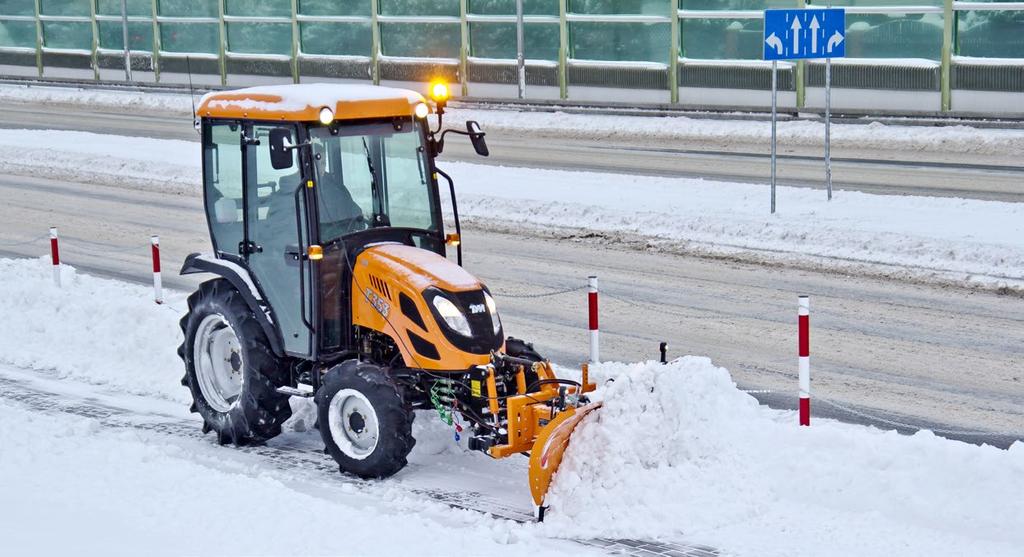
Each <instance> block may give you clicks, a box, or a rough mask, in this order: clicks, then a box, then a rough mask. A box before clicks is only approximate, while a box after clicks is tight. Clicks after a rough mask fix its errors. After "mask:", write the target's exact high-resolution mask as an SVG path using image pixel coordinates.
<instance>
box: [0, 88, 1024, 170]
mask: <svg viewBox="0 0 1024 557" xmlns="http://www.w3.org/2000/svg"><path fill="white" fill-rule="evenodd" d="M199 97H200V95H198V94H197V95H195V101H196V104H197V105H198V102H199ZM2 102H22V103H27V102H31V103H42V104H47V105H65V106H76V107H90V108H96V109H99V110H108V111H109V110H114V111H121V110H127V111H138V110H156V111H163V112H173V113H175V114H181V115H188V114H191V111H192V99H190V98H189V95H187V94H182V93H169V92H168V93H157V92H145V93H142V92H131V91H113V90H101V89H76V88H70V87H46V86H31V87H26V86H19V85H0V103H2ZM468 120H477V121H479V122H481V123H483V124H484V125H485V126H484V127H485V129H486V130H489V131H505V132H526V133H531V134H541V135H549V136H554V137H564V138H575V139H593V140H600V139H609V138H615V139H622V140H639V139H642V140H656V141H693V142H712V143H728V144H761V145H767V143H766V142H767V141H768V139H769V138H770V137H771V126H770V124H769V123H768V122H766V121H763V120H759V121H752V120H749V119H739V118H737V119H731V120H730V119H708V118H689V117H685V116H674V117H661V118H659V117H644V116H641V117H634V116H616V115H602V114H591V113H587V114H573V113H566V112H530V111H519V110H514V109H505V110H502V109H486V110H480V109H471V108H461V107H458V106H453V107H452V108H450V109H449V111H448V112H447V116H446V121H447V122H448V123H449V124H450V125H454V126H464V125H465V122H466V121H468ZM824 136H825V131H824V124H822V123H820V122H811V121H783V122H780V123H779V124H778V139H779V142H780V143H781V144H783V145H788V146H801V145H804V146H817V145H820V144H821V143H822V142H823V138H824ZM832 145H833V147H834V148H837V149H838V148H856V149H869V150H879V151H886V150H897V151H929V152H934V153H942V152H950V153H961V154H962V153H972V154H978V155H1005V154H1007V153H1024V130H1020V129H981V128H974V127H969V126H936V127H921V126H900V125H892V124H881V123H877V122H876V123H871V124H834V125H833V126H832Z"/></svg>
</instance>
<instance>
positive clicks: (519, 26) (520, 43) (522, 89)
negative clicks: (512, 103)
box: [516, 0, 526, 99]
mask: <svg viewBox="0 0 1024 557" xmlns="http://www.w3.org/2000/svg"><path fill="white" fill-rule="evenodd" d="M524 27H525V24H524V23H523V0H516V83H517V84H518V85H519V98H520V99H525V98H526V38H525V37H524V35H525V30H524V29H523V28H524Z"/></svg>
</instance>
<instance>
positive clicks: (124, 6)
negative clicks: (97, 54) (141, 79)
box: [121, 0, 132, 81]
mask: <svg viewBox="0 0 1024 557" xmlns="http://www.w3.org/2000/svg"><path fill="white" fill-rule="evenodd" d="M121 42H122V43H123V44H122V45H121V46H123V47H124V80H125V81H132V50H131V48H129V47H128V0H121Z"/></svg>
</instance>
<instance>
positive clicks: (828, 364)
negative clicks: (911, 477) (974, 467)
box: [0, 176, 1024, 446]
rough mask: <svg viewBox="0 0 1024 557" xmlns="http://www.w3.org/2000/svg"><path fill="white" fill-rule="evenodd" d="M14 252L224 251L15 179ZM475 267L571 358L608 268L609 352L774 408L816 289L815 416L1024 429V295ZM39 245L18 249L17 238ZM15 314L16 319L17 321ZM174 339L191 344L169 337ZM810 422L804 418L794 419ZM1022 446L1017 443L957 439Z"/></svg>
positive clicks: (537, 255)
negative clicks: (725, 385)
mask: <svg viewBox="0 0 1024 557" xmlns="http://www.w3.org/2000/svg"><path fill="white" fill-rule="evenodd" d="M0 198H2V199H3V200H4V202H3V203H2V204H0V222H2V223H3V225H2V226H0V256H5V257H6V256H39V255H43V254H46V253H47V249H48V248H47V243H46V241H45V240H44V239H42V238H41V235H43V234H45V233H46V227H47V226H48V225H50V224H51V223H59V224H60V226H61V232H62V238H63V239H64V245H63V248H62V255H63V259H64V260H65V261H66V262H67V263H69V264H71V265H75V266H77V267H78V268H79V269H81V270H83V271H86V272H91V273H94V274H101V275H107V276H113V277H117V278H122V279H127V280H133V281H138V282H142V283H146V282H148V281H149V280H150V276H151V275H150V267H149V259H148V258H149V252H148V245H147V241H148V238H149V235H150V234H153V233H158V234H160V236H161V240H162V247H163V255H164V270H165V271H164V281H165V285H167V286H169V287H173V288H179V289H191V288H193V287H194V286H195V284H196V283H197V281H198V280H200V279H201V277H195V276H193V277H178V276H176V270H177V268H178V265H180V262H181V261H182V260H183V258H184V257H185V255H186V254H187V253H189V252H192V251H205V250H208V249H209V241H208V239H207V232H206V230H207V228H206V223H205V221H204V220H203V212H202V209H201V205H200V200H199V199H196V198H191V197H183V196H178V195H171V194H161V193H153V192H142V191H133V190H128V189H123V188H107V187H101V186H95V185H81V184H76V183H68V182H58V181H52V180H42V179H34V178H25V177H13V176H0ZM463 236H464V240H465V250H466V251H465V257H466V267H467V268H468V269H469V270H470V271H472V272H474V273H476V274H477V275H479V276H480V277H481V278H482V279H483V280H484V281H485V282H486V283H487V284H488V285H489V286H490V287H491V288H492V290H494V291H495V293H496V294H497V295H496V298H497V301H498V304H499V308H500V310H501V312H502V316H503V319H504V323H505V328H506V331H507V332H508V333H509V334H511V335H514V336H519V337H523V338H526V339H530V340H533V341H534V342H535V343H536V345H537V348H538V349H539V350H540V351H541V352H542V353H546V354H547V355H549V356H550V357H551V358H552V359H554V360H555V361H556V362H559V363H562V364H565V365H567V366H573V365H575V364H577V363H578V362H580V361H581V360H583V359H584V358H585V356H586V354H587V330H586V327H587V322H586V308H585V293H584V292H583V291H575V292H571V293H565V294H558V295H553V296H544V297H530V296H535V295H538V294H544V293H546V292H552V291H558V290H564V289H568V288H573V287H579V286H582V285H584V284H585V283H586V277H587V275H589V274H597V275H599V276H600V280H601V285H602V289H603V293H604V294H603V297H602V307H601V327H602V337H601V338H602V349H601V353H602V356H603V357H604V359H609V360H611V359H614V360H624V361H634V360H639V359H648V358H656V357H657V355H658V354H657V353H658V343H659V342H660V341H667V342H668V343H669V354H670V355H671V356H677V355H683V354H696V355H707V356H710V357H711V358H713V360H714V361H715V362H716V363H718V364H719V365H722V366H725V367H727V368H729V369H730V370H731V371H732V373H733V376H734V378H735V379H736V380H737V381H738V382H739V383H740V384H741V385H742V386H744V387H747V388H756V389H770V390H776V391H778V392H776V393H766V394H759V395H757V396H758V397H759V398H761V399H762V400H765V401H768V402H770V403H772V404H773V405H778V406H783V407H793V406H795V402H796V393H795V391H796V383H797V381H796V364H797V359H796V348H797V347H796V306H797V303H796V302H797V300H796V297H797V295H798V294H809V295H811V297H812V298H811V323H812V332H811V337H812V342H811V350H812V358H811V360H812V368H813V391H814V394H815V401H814V409H815V413H816V414H817V415H832V416H837V417H841V418H843V419H847V420H851V421H868V422H874V423H885V422H878V421H876V420H873V419H867V418H864V417H862V416H859V415H858V414H856V413H850V412H849V411H847V410H839V409H838V408H837V407H836V406H834V405H833V404H840V405H843V406H848V407H851V408H853V410H854V411H855V412H866V413H868V414H872V415H875V416H880V417H882V418H883V419H889V420H896V421H901V422H911V423H913V424H919V425H930V426H932V427H938V428H943V429H956V430H978V429H984V430H989V431H1000V432H1002V431H1010V432H1016V433H1017V435H1021V434H1022V433H1024V299H1021V298H1019V297H1013V296H1000V295H997V294H994V293H988V292H973V291H968V290H962V289H957V288H942V287H933V286H921V285H913V284H905V283H901V282H897V281H888V280H880V279H871V278H863V277H849V276H842V275H834V274H828V273H820V272H810V271H801V270H792V269H785V268H771V267H765V266H758V265H748V264H738V263H733V262H729V261H722V260H710V259H700V258H695V257H684V256H677V255H671V254H665V253H654V252H648V251H642V250H635V249H631V248H629V247H626V246H621V247H617V246H616V245H615V244H613V243H611V242H608V241H606V240H604V239H601V238H594V239H573V238H551V237H548V238H537V237H524V236H519V235H509V234H503V233H497V232H493V231H484V230H478V229H473V228H468V229H466V230H464V234H463ZM28 238H38V239H37V240H36V241H34V242H32V243H29V244H25V245H18V246H11V245H10V244H11V243H12V242H15V241H19V240H25V239H28ZM12 318H13V317H12ZM168 342H176V341H174V340H173V339H168ZM794 419H795V418H794ZM954 436H956V437H959V438H964V439H968V440H972V441H988V442H991V443H994V444H1000V445H1004V446H1005V445H1006V444H1008V443H1009V442H1010V441H1011V439H1012V437H1007V436H1004V437H984V436H977V435H954Z"/></svg>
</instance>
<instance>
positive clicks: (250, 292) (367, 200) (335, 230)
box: [179, 84, 597, 504]
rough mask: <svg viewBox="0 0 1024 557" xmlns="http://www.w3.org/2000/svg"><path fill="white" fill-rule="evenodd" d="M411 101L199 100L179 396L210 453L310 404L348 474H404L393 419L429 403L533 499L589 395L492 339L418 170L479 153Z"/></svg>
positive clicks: (438, 94)
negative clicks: (453, 151) (512, 467)
mask: <svg viewBox="0 0 1024 557" xmlns="http://www.w3.org/2000/svg"><path fill="white" fill-rule="evenodd" d="M431 97H432V101H433V102H432V104H428V102H427V100H426V99H425V98H424V97H423V96H421V95H420V94H418V93H415V92H412V91H407V90H403V89H389V88H384V87H376V86H369V85H333V84H330V85H329V84H316V85H283V86H271V87H254V88H250V89H242V90H238V91H227V92H214V93H210V94H208V95H206V96H205V97H203V99H202V101H201V102H200V106H199V107H198V109H197V113H196V117H197V119H198V127H199V130H200V132H201V134H202V158H203V198H204V205H205V211H206V217H207V222H208V225H209V230H210V238H211V242H212V244H213V253H210V254H198V253H197V254H192V255H190V256H189V257H188V258H187V259H186V261H185V265H184V266H183V268H182V273H183V274H190V273H211V274H214V275H216V276H217V278H214V279H213V280H209V281H207V282H204V283H202V284H201V285H200V286H199V288H198V290H197V291H196V292H194V293H193V294H192V295H191V296H190V297H189V311H188V313H187V314H186V315H185V316H184V317H183V318H182V320H181V328H182V332H183V335H184V342H183V343H182V345H181V347H180V348H179V355H180V356H181V357H182V359H183V360H184V363H185V377H184V378H183V379H182V385H184V386H186V387H188V388H189V390H190V391H191V394H192V396H193V401H194V402H193V405H192V410H193V411H195V412H197V413H199V414H200V415H201V416H202V417H203V428H204V431H211V430H212V431H215V432H216V433H217V436H218V440H219V441H220V442H221V443H234V444H246V443H258V442H263V441H266V440H267V439H270V438H272V437H274V436H276V435H278V434H279V433H280V432H281V425H282V424H283V423H284V421H285V420H287V418H288V416H290V414H291V408H290V405H289V400H288V399H289V397H292V396H301V397H314V398H315V401H316V403H317V411H318V423H319V429H320V433H321V436H322V437H323V440H324V443H325V445H326V449H327V452H328V453H330V454H331V456H332V457H333V458H334V459H335V460H336V461H337V462H338V464H339V466H340V468H341V470H342V471H343V472H347V473H352V474H356V475H358V476H360V477H365V478H383V477H387V476H390V475H392V474H394V473H396V472H397V471H398V470H400V469H401V468H402V467H403V466H405V464H406V456H407V455H408V454H409V451H410V450H411V449H412V445H413V444H414V443H415V440H414V439H413V437H412V432H411V424H412V420H413V418H414V413H413V410H415V409H434V410H436V411H437V413H438V414H439V415H440V416H441V418H442V419H443V420H445V421H446V422H447V423H448V424H449V425H452V427H453V428H456V430H457V431H462V430H463V429H464V432H463V435H465V436H466V437H467V438H468V446H469V448H471V449H475V450H480V451H483V452H486V453H487V454H489V455H490V456H492V457H494V458H502V457H508V456H512V455H517V454H521V453H527V452H529V453H531V462H530V479H531V490H532V491H533V493H534V499H535V501H536V502H537V503H538V504H541V502H542V501H543V494H544V492H545V491H546V489H547V485H548V483H549V482H550V479H551V475H552V474H553V473H554V470H555V469H556V468H557V465H558V462H559V460H560V458H561V454H562V452H563V451H564V450H565V447H566V445H567V443H568V439H569V437H568V436H569V433H571V431H572V429H573V428H574V427H575V425H576V424H577V423H579V421H580V419H581V418H582V417H583V416H584V415H586V413H588V412H590V411H591V410H593V409H595V408H596V407H597V405H595V404H589V401H588V400H587V397H586V394H585V393H587V392H589V391H591V390H593V388H594V385H592V384H590V383H588V381H587V379H586V371H585V369H586V368H584V371H583V377H582V379H581V380H580V381H575V380H566V379H559V378H558V377H556V376H555V374H554V371H553V369H552V367H551V364H550V363H549V362H547V361H546V360H544V359H543V358H542V357H541V356H540V355H539V354H537V352H536V351H534V350H533V347H532V345H530V344H528V343H525V342H523V341H521V340H518V339H514V338H511V337H509V338H506V337H505V333H504V328H503V326H502V323H501V319H500V317H499V315H498V311H497V306H496V304H495V301H494V298H493V297H492V296H491V293H490V291H489V290H488V288H487V287H486V285H484V284H483V283H482V282H481V281H480V280H479V279H477V278H476V277H475V276H473V275H472V274H470V273H469V272H467V271H466V270H465V269H463V268H462V247H461V231H460V227H459V217H458V205H457V203H456V197H455V189H454V184H453V182H452V180H451V179H450V178H449V177H448V176H447V174H445V173H444V172H443V171H441V170H439V169H437V168H436V167H435V164H434V162H435V159H436V158H437V156H438V155H439V154H440V153H442V151H443V149H444V140H445V136H446V134H449V133H454V134H457V135H464V136H468V138H469V139H470V141H471V142H472V143H473V146H474V148H475V150H476V152H477V153H478V154H480V155H484V156H486V155H487V154H488V150H487V145H486V143H485V142H484V133H483V132H482V131H481V130H480V127H479V126H478V125H477V124H476V123H475V122H469V123H468V124H467V127H466V129H465V130H464V131H463V130H455V129H447V130H443V131H442V130H441V122H442V115H443V114H444V108H445V104H446V101H447V99H448V91H447V87H446V86H444V85H443V84H435V85H433V86H432V87H431ZM431 113H433V114H435V115H436V119H437V127H436V128H434V129H431V126H430V124H429V121H428V116H429V115H430V114H431ZM439 178H441V179H443V180H444V181H445V183H446V184H447V186H448V192H449V196H450V200H451V204H452V213H453V214H452V217H453V222H454V228H455V231H454V233H450V234H446V232H445V224H444V222H445V220H444V218H443V212H442V207H441V195H440V187H439V182H438V179H439ZM451 247H454V248H455V252H456V262H453V261H451V260H449V258H448V253H447V251H448V249H449V248H451ZM535 447H539V449H537V450H534V448H535Z"/></svg>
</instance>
